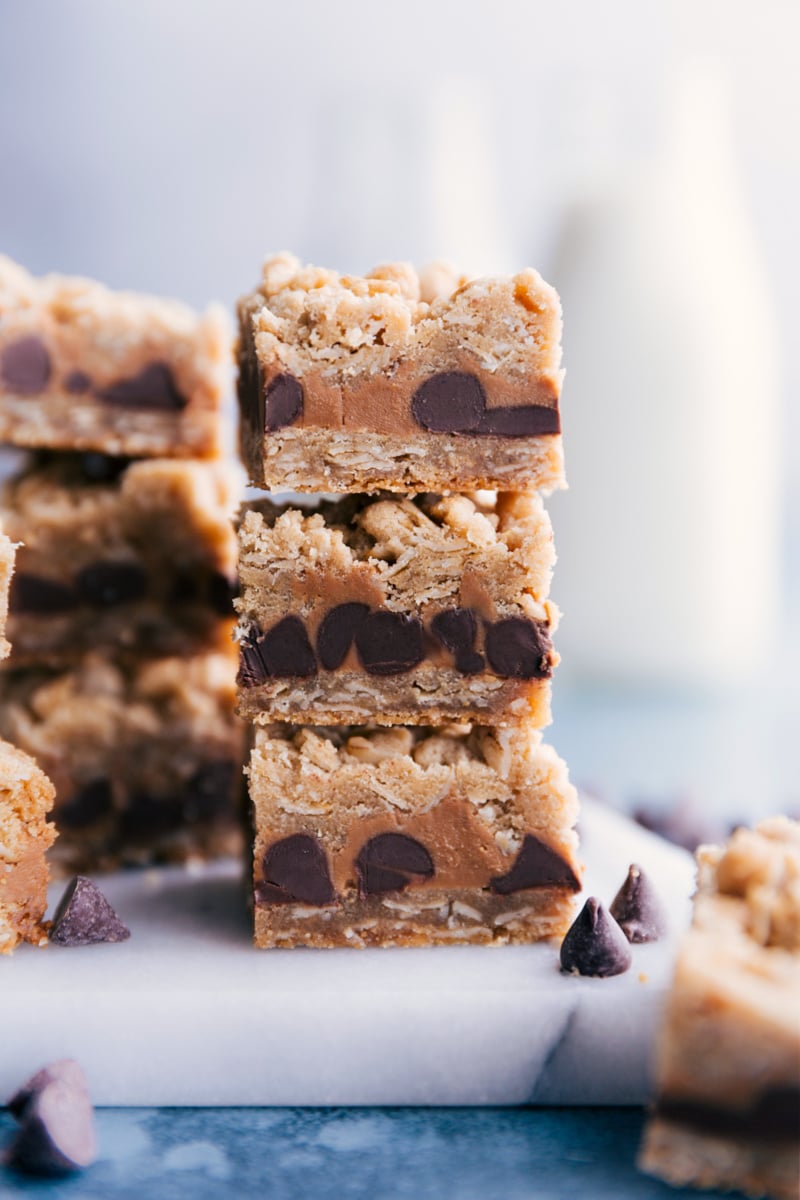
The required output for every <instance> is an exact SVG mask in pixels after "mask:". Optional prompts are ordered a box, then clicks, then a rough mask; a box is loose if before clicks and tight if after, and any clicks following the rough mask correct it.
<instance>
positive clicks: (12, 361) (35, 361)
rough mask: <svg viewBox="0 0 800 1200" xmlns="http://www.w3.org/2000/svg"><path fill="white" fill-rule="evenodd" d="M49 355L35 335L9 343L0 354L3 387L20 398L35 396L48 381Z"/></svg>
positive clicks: (42, 389) (0, 375)
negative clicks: (20, 396) (17, 393)
mask: <svg viewBox="0 0 800 1200" xmlns="http://www.w3.org/2000/svg"><path fill="white" fill-rule="evenodd" d="M50 369H51V368H50V355H49V354H48V353H47V347H46V346H45V344H44V342H43V341H42V339H41V338H40V337H37V336H36V334H33V333H32V334H29V335H28V336H27V337H22V338H17V340H16V341H15V342H9V343H8V345H7V346H5V347H4V349H3V352H2V354H0V377H2V380H3V383H4V384H5V386H6V387H7V388H9V389H11V390H13V391H15V392H19V394H20V395H22V396H35V395H36V394H37V392H42V391H44V389H45V388H46V387H47V384H48V381H49V379H50Z"/></svg>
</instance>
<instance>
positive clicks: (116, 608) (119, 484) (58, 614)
mask: <svg viewBox="0 0 800 1200" xmlns="http://www.w3.org/2000/svg"><path fill="white" fill-rule="evenodd" d="M30 459H31V461H29V462H28V463H27V465H26V466H25V468H24V469H23V471H22V473H21V474H20V475H18V476H17V477H16V478H15V479H13V480H11V481H10V482H9V483H8V484H7V485H6V487H5V489H4V490H3V493H2V495H1V496H0V520H2V521H3V523H4V526H5V528H6V529H7V530H8V532H9V533H10V534H11V536H12V537H13V538H15V539H16V540H18V541H19V542H22V543H23V545H22V546H21V548H20V550H19V552H18V556H17V573H16V575H15V577H14V581H13V584H12V587H11V612H10V616H9V623H8V628H9V636H10V637H11V640H12V642H13V645H14V653H13V659H12V662H13V664H14V665H15V666H18V665H23V664H25V663H27V662H29V661H30V662H35V663H40V664H41V663H43V662H45V663H46V662H49V663H59V662H68V661H70V660H75V659H77V658H78V657H80V655H81V654H83V653H85V652H86V651H89V650H93V649H97V648H102V647H113V648H115V649H116V650H123V651H126V652H127V651H134V652H137V653H142V654H147V655H151V656H152V655H168V654H185V653H189V652H192V651H196V650H197V649H198V648H204V647H205V648H211V647H213V646H215V645H219V644H220V642H221V640H222V639H223V638H224V639H226V640H227V639H228V638H229V637H230V630H231V620H232V617H233V606H232V600H233V592H234V590H235V580H236V537H235V534H234V531H233V527H232V525H231V520H230V518H231V514H232V513H233V511H234V510H235V509H236V507H237V504H238V501H239V494H240V488H241V484H242V482H243V480H242V477H241V475H240V473H239V470H238V468H236V467H234V466H233V465H229V464H227V463H223V462H203V461H192V460H187V459H182V460H178V459H141V460H138V461H134V462H131V461H130V460H128V459H124V458H109V457H107V456H105V455H101V454H96V453H91V454H89V453H86V454H80V453H69V452H58V453H49V452H43V453H38V454H36V455H32V456H30ZM226 618H227V619H226Z"/></svg>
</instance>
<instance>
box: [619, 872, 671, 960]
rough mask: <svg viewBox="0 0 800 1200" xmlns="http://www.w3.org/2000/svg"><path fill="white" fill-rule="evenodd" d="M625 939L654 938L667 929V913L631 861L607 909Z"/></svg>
mask: <svg viewBox="0 0 800 1200" xmlns="http://www.w3.org/2000/svg"><path fill="white" fill-rule="evenodd" d="M609 912H610V913H611V915H612V917H613V918H614V920H615V921H616V922H617V924H618V925H619V927H620V929H621V930H622V932H623V933H624V934H625V937H626V938H627V939H628V941H629V942H657V941H658V939H659V938H662V937H663V936H664V934H665V933H666V932H667V928H668V922H667V914H666V912H665V911H664V905H663V904H662V903H661V899H660V898H659V895H658V893H657V892H656V890H655V888H654V887H653V885H652V883H651V882H650V880H649V879H648V877H647V875H645V873H644V871H643V870H642V868H641V867H637V865H636V863H631V865H630V866H629V867H628V877H627V879H626V880H625V882H624V883H623V885H622V887H621V888H620V889H619V891H618V892H617V894H616V896H615V897H614V899H613V901H612V903H611V908H610V909H609Z"/></svg>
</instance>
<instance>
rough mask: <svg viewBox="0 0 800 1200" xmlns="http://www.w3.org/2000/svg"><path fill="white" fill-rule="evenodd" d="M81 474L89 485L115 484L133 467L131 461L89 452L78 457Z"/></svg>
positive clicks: (116, 456)
mask: <svg viewBox="0 0 800 1200" xmlns="http://www.w3.org/2000/svg"><path fill="white" fill-rule="evenodd" d="M78 462H79V464H80V469H81V473H82V475H83V476H84V478H85V479H86V481H87V482H88V483H115V482H116V480H117V479H119V477H120V476H121V475H123V474H124V473H125V471H127V469H128V467H129V466H130V465H131V459H129V458H123V457H121V456H118V455H111V454H100V453H98V452H97V451H94V450H92V451H88V452H87V453H85V454H81V455H79V456H78Z"/></svg>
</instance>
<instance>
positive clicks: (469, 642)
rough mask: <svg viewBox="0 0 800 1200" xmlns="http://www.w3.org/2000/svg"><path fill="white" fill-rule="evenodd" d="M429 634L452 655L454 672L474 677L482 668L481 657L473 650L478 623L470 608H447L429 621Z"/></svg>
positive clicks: (482, 661)
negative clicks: (454, 666)
mask: <svg viewBox="0 0 800 1200" xmlns="http://www.w3.org/2000/svg"><path fill="white" fill-rule="evenodd" d="M431 633H432V634H433V636H434V637H435V638H436V639H437V641H439V642H441V644H442V645H443V646H444V648H445V650H449V651H450V653H451V654H452V655H453V658H454V659H455V664H456V670H458V671H461V673H462V674H463V675H476V674H477V673H478V672H479V671H482V670H483V668H484V666H485V665H486V664H485V663H484V659H483V655H482V654H478V653H477V652H476V650H475V638H476V637H477V635H478V622H477V620H476V618H475V613H474V612H473V611H472V609H471V608H448V609H445V610H444V611H443V612H439V613H437V614H436V616H435V617H434V618H433V620H432V621H431Z"/></svg>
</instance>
